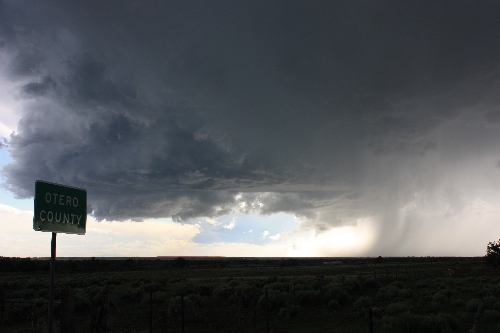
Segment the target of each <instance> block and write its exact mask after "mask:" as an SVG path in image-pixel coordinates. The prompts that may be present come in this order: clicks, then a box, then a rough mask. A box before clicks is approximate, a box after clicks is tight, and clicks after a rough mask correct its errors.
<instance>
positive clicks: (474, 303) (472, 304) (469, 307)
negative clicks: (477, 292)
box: [465, 298, 481, 313]
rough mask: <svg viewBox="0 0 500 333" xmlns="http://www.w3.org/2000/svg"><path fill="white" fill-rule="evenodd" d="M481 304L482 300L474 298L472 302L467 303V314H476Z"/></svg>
mask: <svg viewBox="0 0 500 333" xmlns="http://www.w3.org/2000/svg"><path fill="white" fill-rule="evenodd" d="M480 303H481V300H480V299H478V298H473V299H471V300H470V301H468V302H467V305H466V306H465V309H466V310H467V312H472V313H474V312H476V311H477V308H478V307H479V304H480Z"/></svg>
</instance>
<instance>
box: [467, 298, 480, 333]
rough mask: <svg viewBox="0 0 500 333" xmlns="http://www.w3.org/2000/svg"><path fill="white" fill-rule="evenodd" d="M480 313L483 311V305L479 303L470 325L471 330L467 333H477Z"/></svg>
mask: <svg viewBox="0 0 500 333" xmlns="http://www.w3.org/2000/svg"><path fill="white" fill-rule="evenodd" d="M482 311H483V303H479V306H478V307H477V311H476V315H475V316H474V323H473V324H472V328H471V329H470V330H469V333H477V324H478V323H479V316H481V312H482Z"/></svg>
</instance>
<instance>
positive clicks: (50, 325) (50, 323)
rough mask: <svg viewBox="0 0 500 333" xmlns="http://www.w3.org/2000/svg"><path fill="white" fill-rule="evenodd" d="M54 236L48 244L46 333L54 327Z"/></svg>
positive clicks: (54, 234) (50, 332)
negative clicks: (48, 273) (48, 271)
mask: <svg viewBox="0 0 500 333" xmlns="http://www.w3.org/2000/svg"><path fill="white" fill-rule="evenodd" d="M56 236H57V233H55V232H53V233H52V241H51V242H50V277H49V320H48V330H47V332H48V333H52V328H53V326H54V324H53V322H54V317H53V314H54V275H55V271H56Z"/></svg>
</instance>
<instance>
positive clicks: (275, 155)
mask: <svg viewBox="0 0 500 333" xmlns="http://www.w3.org/2000/svg"><path fill="white" fill-rule="evenodd" d="M499 7H500V6H499V4H498V3H497V2H490V1H483V2H480V3H471V2H460V1H458V2H457V1H454V2H418V3H399V2H389V1H387V2H385V1H384V2H377V3H375V2H354V3H348V2H313V3H311V2H308V1H303V2H301V1H292V2H267V1H262V2H259V1H257V2H231V1H217V2H206V1H191V2H154V1H153V2H147V3H145V2H132V1H129V2H105V3H103V2H99V1H86V2H58V1H54V2H52V1H46V2H37V3H35V4H33V3H30V4H29V5H28V4H26V3H24V2H18V1H16V2H3V3H2V6H1V11H2V14H1V15H2V18H3V19H2V23H1V33H2V35H1V36H2V37H1V42H2V48H1V50H2V54H3V55H4V57H5V59H8V67H7V72H6V74H5V75H7V77H8V78H9V79H10V80H16V81H18V82H23V85H22V88H21V90H20V92H19V93H20V98H24V99H25V100H26V106H25V111H24V114H23V116H22V119H21V121H20V122H19V125H18V131H17V133H16V134H15V135H13V136H12V137H11V138H10V143H9V149H10V152H11V156H12V159H13V162H12V163H11V164H9V165H8V166H6V167H5V169H4V175H5V177H6V182H7V184H8V186H9V188H10V189H11V190H12V191H13V192H14V193H15V194H17V195H19V196H21V197H28V196H31V195H32V193H33V183H34V181H35V180H36V179H45V180H49V181H54V182H60V183H66V184H71V185H74V186H79V187H84V188H86V189H87V190H88V193H89V202H90V203H91V205H92V208H93V209H94V215H95V216H96V217H97V218H99V219H118V220H121V219H127V218H133V219H141V218H147V217H163V216H172V217H173V218H174V219H175V220H178V221H188V220H190V219H192V218H195V217H199V216H218V215H223V214H226V213H229V212H231V211H232V210H238V211H241V212H245V213H253V212H258V213H260V214H263V215H269V214H273V213H278V212H288V213H293V214H297V215H299V216H302V217H305V218H308V219H309V220H310V221H312V222H311V223H313V225H316V226H317V228H318V230H322V229H324V228H325V225H326V226H328V225H342V224H355V221H356V218H357V217H364V216H370V215H378V216H382V217H381V219H383V220H388V221H393V220H394V219H395V217H394V216H395V215H397V213H396V212H397V210H398V209H400V208H401V207H402V206H404V204H405V203H406V202H407V201H408V200H411V198H412V196H413V195H414V193H415V192H417V191H419V190H428V189H429V188H432V186H433V183H432V181H431V180H430V179H436V177H438V174H440V173H439V172H440V171H439V170H438V171H436V169H435V168H434V166H437V163H444V164H446V163H450V164H451V163H452V161H453V159H454V158H457V156H460V154H461V153H462V152H464V151H465V152H467V149H468V148H464V149H465V150H461V149H462V148H460V149H458V148H457V150H454V148H453V147H454V144H456V145H461V144H462V143H463V140H462V138H461V136H460V135H456V134H455V136H453V137H446V136H444V134H443V133H445V132H446V130H448V131H452V129H450V126H452V125H453V124H464V122H465V120H464V119H465V118H464V117H465V116H467V117H470V119H471V121H472V124H473V126H476V125H477V124H483V125H484V122H485V121H486V122H487V123H488V124H489V125H488V126H493V130H492V131H493V132H494V130H496V127H495V126H497V125H496V124H498V107H499V104H500V103H499V100H498V88H499V82H500V80H499V79H500V76H499V75H500V72H499V70H498V68H499V66H498V59H500V42H499V40H498V36H497V32H498V31H499V29H500V11H499V9H500V8H499ZM483 125H481V126H483ZM453 126H454V125H453ZM460 126H462V125H460ZM478 126H479V125H478ZM477 132H481V130H477ZM493 132H491V134H490V136H489V137H483V136H482V135H479V136H478V137H477V138H476V139H475V140H476V142H477V144H478V145H481V144H482V143H483V142H485V141H486V140H488V141H490V142H491V140H493V141H495V140H498V139H500V138H499V136H498V135H496V134H494V133H493ZM497 142H498V141H497ZM448 147H449V148H450V149H449V150H447V149H448ZM488 147H491V145H489V146H488ZM484 149H486V148H484ZM488 149H489V150H487V151H486V150H485V154H489V153H491V152H492V149H493V148H491V149H490V148H488ZM465 155H467V154H465ZM465 155H464V156H465ZM440 156H443V158H442V159H441V158H440ZM467 156H468V155H467ZM496 158H498V157H496ZM438 160H439V161H438ZM447 161H448V162H447ZM492 167H494V165H492ZM429 169H432V170H431V171H429ZM450 188H453V186H451V185H450ZM446 195H447V200H448V201H449V203H450V207H452V208H453V209H454V210H457V209H459V206H457V205H458V204H457V205H455V203H456V202H458V201H456V200H455V199H456V198H455V196H453V195H451V194H449V193H448V194H446ZM454 198H455V199H454ZM457 200H458V199H457ZM463 200H465V199H463ZM353 221H354V222H353ZM387 223H388V226H389V228H390V226H391V225H392V224H391V223H392V222H387Z"/></svg>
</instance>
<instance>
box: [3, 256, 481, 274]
mask: <svg viewBox="0 0 500 333" xmlns="http://www.w3.org/2000/svg"><path fill="white" fill-rule="evenodd" d="M483 260H484V257H389V258H382V257H378V258H373V257H363V258H341V260H339V258H272V259H267V258H251V259H249V258H231V257H226V258H217V259H186V258H183V257H178V258H176V259H159V258H158V259H150V258H148V259H144V258H142V259H141V258H127V259H105V258H88V259H83V260H81V259H78V260H71V259H69V260H57V263H56V271H63V272H64V271H66V272H88V271H93V272H96V271H99V272H108V271H123V270H127V271H133V270H155V269H186V268H190V267H194V268H202V267H211V268H214V267H229V268H231V267H294V266H323V265H325V263H327V262H329V261H336V262H337V261H341V265H346V264H347V265H370V264H381V263H384V264H399V263H433V262H447V261H450V262H456V261H465V262H478V261H483ZM49 265H50V261H49V260H47V259H31V258H9V257H0V272H36V271H45V272H46V271H48V270H49Z"/></svg>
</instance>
